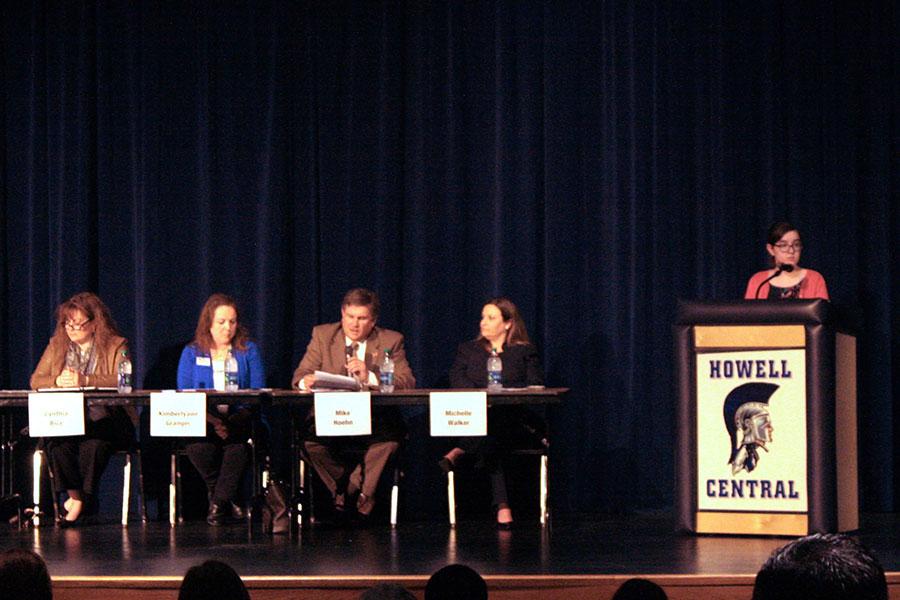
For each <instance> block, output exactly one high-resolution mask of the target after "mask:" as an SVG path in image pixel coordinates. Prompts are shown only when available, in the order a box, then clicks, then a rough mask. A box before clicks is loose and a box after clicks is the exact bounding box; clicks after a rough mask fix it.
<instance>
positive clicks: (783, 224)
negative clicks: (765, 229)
mask: <svg viewBox="0 0 900 600" xmlns="http://www.w3.org/2000/svg"><path fill="white" fill-rule="evenodd" d="M789 231H796V232H797V234H798V235H799V234H800V230H799V229H797V228H796V227H794V226H793V225H791V224H790V223H788V222H787V221H778V222H777V223H772V225H770V226H769V233H768V234H767V235H766V243H768V244H770V245H772V246H774V245H775V244H776V243H777V242H778V240H780V239H781V238H783V237H784V234H786V233H788V232H789Z"/></svg>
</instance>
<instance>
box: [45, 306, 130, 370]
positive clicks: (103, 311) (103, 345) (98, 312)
mask: <svg viewBox="0 0 900 600" xmlns="http://www.w3.org/2000/svg"><path fill="white" fill-rule="evenodd" d="M76 310H80V311H81V312H83V313H84V315H85V316H86V317H87V318H88V320H89V321H90V322H91V324H92V325H93V327H94V348H96V350H97V353H98V356H102V355H103V353H104V352H105V351H106V349H107V348H108V347H109V345H110V341H111V340H112V338H113V337H115V336H117V335H119V329H118V328H117V327H116V322H115V321H113V318H112V315H111V314H110V312H109V308H107V306H106V305H105V304H103V301H102V300H101V299H100V298H99V297H98V296H97V295H96V294H92V293H91V292H80V293H78V294H75V295H74V296H72V297H71V298H69V299H68V300H66V301H65V302H63V303H62V304H60V305H59V306H57V307H56V329H54V330H53V337H52V338H51V339H50V345H51V346H55V347H56V349H57V350H58V355H64V354H65V349H66V348H68V347H69V336H68V335H67V334H66V321H67V320H69V319H70V318H72V314H73V313H74V312H75V311H76Z"/></svg>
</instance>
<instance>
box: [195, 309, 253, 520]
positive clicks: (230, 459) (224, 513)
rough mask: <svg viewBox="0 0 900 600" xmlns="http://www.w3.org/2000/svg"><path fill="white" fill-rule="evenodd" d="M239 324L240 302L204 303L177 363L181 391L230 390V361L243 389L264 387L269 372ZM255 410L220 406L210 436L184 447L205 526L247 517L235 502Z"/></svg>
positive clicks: (211, 414) (210, 425)
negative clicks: (202, 497)
mask: <svg viewBox="0 0 900 600" xmlns="http://www.w3.org/2000/svg"><path fill="white" fill-rule="evenodd" d="M248 338H249V332H248V331H247V328H246V327H244V326H243V325H241V324H240V321H239V320H238V309H237V304H236V303H235V301H234V300H232V299H231V298H229V297H228V296H226V295H225V294H213V295H212V296H210V297H209V299H208V300H207V301H206V304H204V305H203V308H202V309H201V311H200V318H199V319H198V320H197V330H196V332H195V333H194V340H193V341H192V342H191V343H190V344H188V345H187V346H185V347H184V350H183V351H182V352H181V360H180V361H179V362H178V388H179V389H210V390H212V389H215V390H224V389H225V363H226V361H227V360H228V355H229V354H231V355H232V356H234V358H235V359H236V360H237V365H238V387H240V388H261V387H263V386H264V385H265V373H264V370H263V365H262V358H261V357H260V354H259V348H257V346H256V344H254V343H253V342H251V341H250V340H249V339H248ZM250 418H251V413H250V410H249V409H248V408H247V407H245V406H242V405H225V404H223V405H219V406H217V407H215V409H214V410H211V411H210V412H209V413H207V416H206V421H207V431H206V438H204V439H202V440H200V441H198V442H192V443H190V444H188V445H187V446H186V447H185V451H186V452H187V455H188V458H190V460H191V463H193V465H194V467H195V468H196V469H197V471H198V472H199V473H200V476H201V477H202V478H203V481H204V482H206V488H207V492H208V496H209V512H208V513H207V515H206V522H207V523H209V524H210V525H223V524H224V523H225V521H226V520H227V519H228V518H232V519H236V520H240V519H243V518H244V517H245V513H244V510H243V508H241V506H240V505H239V504H238V503H237V502H236V498H237V492H238V486H239V485H240V482H241V478H242V477H243V474H244V470H245V469H246V468H247V463H248V462H249V460H250V448H249V447H248V446H247V438H248V437H249V429H250Z"/></svg>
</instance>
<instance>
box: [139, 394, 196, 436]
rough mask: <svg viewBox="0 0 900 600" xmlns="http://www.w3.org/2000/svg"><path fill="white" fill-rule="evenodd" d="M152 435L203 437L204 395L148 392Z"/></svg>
mask: <svg viewBox="0 0 900 600" xmlns="http://www.w3.org/2000/svg"><path fill="white" fill-rule="evenodd" d="M150 435H151V437H206V394H204V393H203V392H175V391H171V390H166V391H164V392H153V393H151V394H150Z"/></svg>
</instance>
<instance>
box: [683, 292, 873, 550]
mask: <svg viewBox="0 0 900 600" xmlns="http://www.w3.org/2000/svg"><path fill="white" fill-rule="evenodd" d="M837 321H838V318H837V315H836V311H835V310H834V307H833V306H832V305H831V304H830V303H829V302H827V301H825V300H793V301H769V300H762V301H749V302H748V301H740V302H716V303H712V302H682V303H680V304H679V307H678V315H677V318H676V324H675V331H674V333H675V355H676V370H677V376H676V380H677V386H678V410H677V421H676V423H677V424H676V453H677V456H676V509H677V519H678V528H679V529H680V530H684V531H692V532H696V533H718V534H749V535H786V536H798V535H806V534H807V533H814V532H835V531H850V530H854V529H857V528H858V523H859V517H858V490H857V437H856V435H857V428H856V338H855V337H854V336H853V335H852V334H850V333H848V332H847V331H846V330H841V328H840V327H839V326H838V325H837V323H836V322H837Z"/></svg>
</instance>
